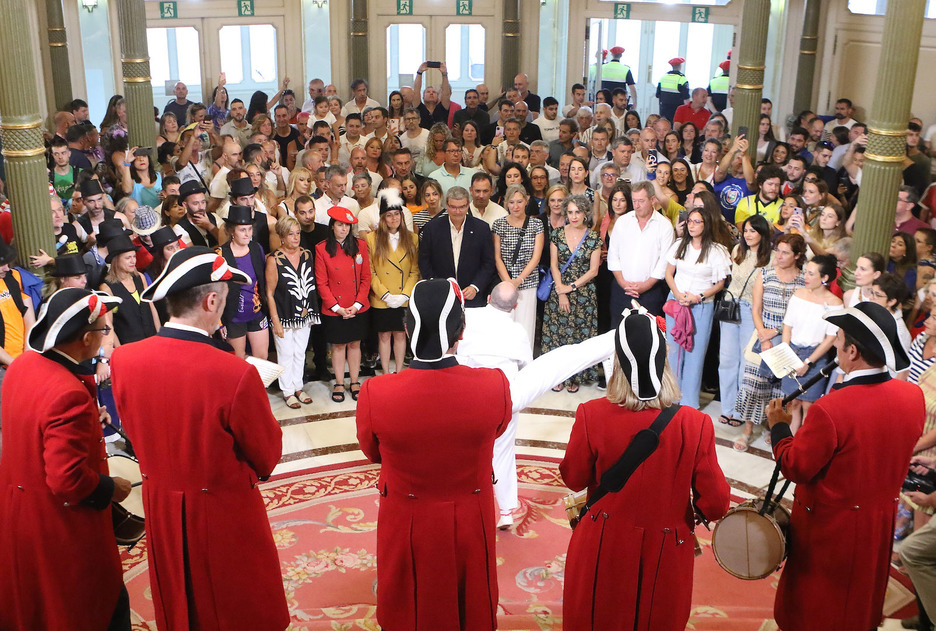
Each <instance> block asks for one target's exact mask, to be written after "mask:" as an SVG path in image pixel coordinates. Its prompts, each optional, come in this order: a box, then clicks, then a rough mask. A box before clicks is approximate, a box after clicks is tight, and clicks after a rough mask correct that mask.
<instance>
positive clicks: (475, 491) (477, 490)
mask: <svg viewBox="0 0 936 631" xmlns="http://www.w3.org/2000/svg"><path fill="white" fill-rule="evenodd" d="M480 492H481V489H475V490H474V491H472V493H480Z"/></svg>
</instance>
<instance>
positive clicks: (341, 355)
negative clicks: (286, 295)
mask: <svg viewBox="0 0 936 631" xmlns="http://www.w3.org/2000/svg"><path fill="white" fill-rule="evenodd" d="M328 216H329V217H331V219H330V220H329V222H328V229H329V234H328V238H326V239H325V240H324V241H322V242H320V243H319V244H318V245H316V246H315V278H316V281H317V282H318V291H319V296H320V297H321V298H322V315H323V316H324V317H323V318H322V323H323V324H324V325H325V339H326V340H327V341H328V343H330V344H331V345H332V368H333V369H334V371H335V387H334V389H333V390H332V401H334V402H336V403H341V402H342V401H344V398H345V397H344V367H345V359H347V362H348V372H349V373H350V375H351V385H350V389H349V390H350V392H351V398H352V399H354V400H355V401H357V398H358V393H359V392H360V391H361V384H360V382H359V381H358V376H359V374H360V371H361V340H363V339H364V337H365V336H366V335H367V331H368V322H367V313H366V312H367V310H368V308H369V307H370V301H369V300H368V299H367V294H368V292H369V291H370V277H371V272H370V261H369V260H368V258H367V246H366V245H365V244H364V242H363V241H361V240H360V239H358V238H355V237H354V236H352V235H351V226H352V225H353V224H356V223H357V217H355V216H354V215H353V214H352V213H351V211H350V210H348V209H347V208H342V207H341V206H333V207H332V208H330V209H329V210H328Z"/></svg>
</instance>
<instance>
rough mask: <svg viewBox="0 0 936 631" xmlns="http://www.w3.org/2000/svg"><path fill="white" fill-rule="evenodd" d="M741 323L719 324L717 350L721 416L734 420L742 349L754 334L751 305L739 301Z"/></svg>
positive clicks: (739, 382)
mask: <svg viewBox="0 0 936 631" xmlns="http://www.w3.org/2000/svg"><path fill="white" fill-rule="evenodd" d="M740 305H741V323H740V324H732V323H731V322H719V323H718V326H719V328H720V330H721V346H720V347H719V349H718V389H719V394H720V395H721V407H722V414H724V415H725V416H727V417H728V418H735V414H736V411H735V404H736V403H737V402H738V390H739V388H740V387H741V379H742V377H744V363H745V359H744V347H745V346H747V343H748V341H750V339H751V335H753V334H754V315H753V314H752V312H751V303H749V302H746V301H743V300H742V301H740Z"/></svg>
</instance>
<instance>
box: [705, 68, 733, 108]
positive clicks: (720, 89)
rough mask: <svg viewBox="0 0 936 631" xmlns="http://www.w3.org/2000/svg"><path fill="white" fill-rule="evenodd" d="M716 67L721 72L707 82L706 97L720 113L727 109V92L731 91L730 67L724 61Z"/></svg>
mask: <svg viewBox="0 0 936 631" xmlns="http://www.w3.org/2000/svg"><path fill="white" fill-rule="evenodd" d="M718 67H719V68H721V70H722V72H721V74H718V75H715V76H714V77H712V79H711V80H710V81H709V84H708V95H709V96H710V97H711V99H712V105H714V106H715V109H716V110H718V111H719V112H720V111H722V110H723V109H725V108H726V107H728V90H729V89H731V77H730V76H729V70H730V68H731V66H730V63H729V62H728V61H727V60H725V61H723V62H721V63H720V64H718Z"/></svg>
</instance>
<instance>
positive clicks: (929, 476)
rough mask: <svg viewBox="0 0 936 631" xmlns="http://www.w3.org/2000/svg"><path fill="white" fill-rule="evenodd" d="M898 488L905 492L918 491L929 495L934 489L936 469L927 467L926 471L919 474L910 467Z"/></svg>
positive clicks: (935, 489)
mask: <svg viewBox="0 0 936 631" xmlns="http://www.w3.org/2000/svg"><path fill="white" fill-rule="evenodd" d="M900 488H901V490H903V491H907V492H910V491H918V492H920V493H924V494H926V495H929V494H930V493H933V492H934V491H936V471H934V470H933V469H930V468H928V467H927V469H926V473H923V474H920V473H917V472H916V471H914V470H913V469H911V470H910V471H909V472H908V473H907V479H905V480H904V483H903V484H902V485H901V486H900Z"/></svg>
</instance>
